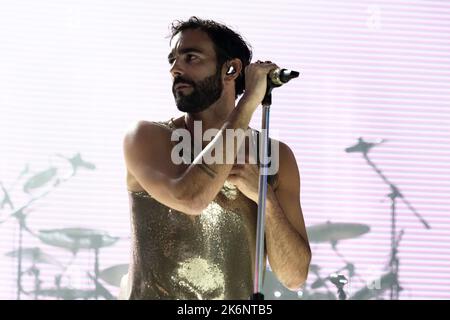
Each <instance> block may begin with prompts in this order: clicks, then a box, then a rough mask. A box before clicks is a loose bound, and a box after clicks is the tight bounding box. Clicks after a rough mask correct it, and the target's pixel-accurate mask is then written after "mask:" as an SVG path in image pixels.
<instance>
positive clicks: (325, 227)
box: [307, 221, 370, 243]
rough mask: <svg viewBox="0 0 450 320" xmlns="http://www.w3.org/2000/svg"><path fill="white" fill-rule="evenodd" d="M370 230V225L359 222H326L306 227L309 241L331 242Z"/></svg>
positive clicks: (356, 235)
mask: <svg viewBox="0 0 450 320" xmlns="http://www.w3.org/2000/svg"><path fill="white" fill-rule="evenodd" d="M369 231H370V227H369V226H368V225H365V224H359V223H332V222H329V221H327V222H326V223H322V224H318V225H315V226H311V227H308V228H307V233H308V239H309V241H311V242H331V243H336V242H338V241H339V240H344V239H351V238H356V237H359V236H361V235H363V234H365V233H367V232H369Z"/></svg>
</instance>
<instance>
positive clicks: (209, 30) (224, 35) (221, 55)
mask: <svg viewBox="0 0 450 320" xmlns="http://www.w3.org/2000/svg"><path fill="white" fill-rule="evenodd" d="M188 29H200V30H201V31H203V32H205V33H206V34H207V35H208V36H209V38H210V39H211V41H212V42H213V44H214V48H215V50H216V56H217V67H218V70H220V69H221V68H222V66H223V64H224V63H225V62H227V61H229V60H231V59H235V58H238V59H240V60H241V62H242V70H241V73H240V74H239V76H238V77H237V78H236V80H235V98H237V97H238V96H239V95H240V94H242V93H243V92H244V89H245V73H244V70H245V67H246V66H248V65H249V64H250V61H251V59H252V50H251V46H250V45H249V44H248V43H247V42H246V41H245V40H244V39H243V38H242V36H241V35H239V34H237V33H236V32H234V31H233V30H231V29H230V28H228V27H227V26H226V25H224V24H221V23H218V22H216V21H213V20H204V19H200V18H197V17H190V18H189V20H187V21H180V20H176V21H174V22H173V23H172V26H171V35H170V40H172V39H173V37H175V36H176V35H177V34H178V33H180V32H183V31H184V30H188Z"/></svg>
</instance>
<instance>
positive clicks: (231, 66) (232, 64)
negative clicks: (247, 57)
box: [223, 58, 242, 81]
mask: <svg viewBox="0 0 450 320" xmlns="http://www.w3.org/2000/svg"><path fill="white" fill-rule="evenodd" d="M223 69H224V73H225V79H224V80H225V81H234V80H236V78H237V77H239V74H240V73H241V71H242V62H241V60H240V59H237V58H236V59H233V60H228V61H227V62H225V63H224V65H223Z"/></svg>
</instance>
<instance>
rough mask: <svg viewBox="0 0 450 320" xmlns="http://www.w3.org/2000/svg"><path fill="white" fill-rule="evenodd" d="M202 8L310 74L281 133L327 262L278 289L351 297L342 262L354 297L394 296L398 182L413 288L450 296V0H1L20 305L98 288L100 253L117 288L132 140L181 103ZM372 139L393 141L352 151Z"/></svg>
mask: <svg viewBox="0 0 450 320" xmlns="http://www.w3.org/2000/svg"><path fill="white" fill-rule="evenodd" d="M191 15H197V16H199V17H203V18H212V19H216V20H218V21H220V22H224V23H226V24H228V25H229V26H231V27H232V28H234V29H235V30H237V31H238V32H241V33H242V34H243V36H244V37H245V39H246V40H248V41H249V42H250V43H251V44H252V46H253V49H254V59H255V60H256V59H261V60H272V61H274V62H276V63H278V64H279V65H280V66H281V67H286V68H291V69H294V70H298V71H300V74H301V75H300V78H299V79H297V80H295V81H292V82H291V83H289V84H287V85H285V86H284V87H283V88H280V89H277V90H276V91H275V92H274V96H273V106H272V110H271V128H272V129H273V132H274V134H275V133H276V134H277V136H278V138H279V139H281V140H282V141H284V142H286V143H287V144H288V145H289V146H290V147H291V148H292V150H293V151H294V153H295V156H296V158H297V161H298V164H299V167H300V172H301V180H302V190H301V200H302V206H303V211H304V217H305V220H306V224H307V226H308V228H309V229H308V231H309V235H310V238H311V248H312V252H313V259H312V267H311V270H310V274H309V279H308V282H307V284H306V285H305V287H304V289H303V290H302V291H301V292H299V293H298V294H297V293H292V294H289V293H288V292H287V291H286V290H283V289H281V288H279V286H278V285H277V284H276V283H275V282H273V279H269V280H270V281H269V280H268V282H270V287H267V286H266V292H267V294H268V297H279V298H281V299H283V298H286V299H288V298H296V297H301V298H303V299H333V298H336V287H335V286H334V285H333V284H332V283H331V281H329V279H327V277H328V276H329V275H330V274H331V273H333V272H336V271H339V270H340V271H339V272H340V273H341V274H342V275H344V276H345V277H346V278H347V279H348V280H349V283H348V284H347V285H346V286H345V287H344V288H345V292H346V293H347V297H352V298H355V299H369V298H372V299H374V298H379V299H381V298H383V299H389V298H390V292H389V290H388V288H389V286H390V284H391V280H392V277H391V276H390V274H389V264H390V256H391V251H392V247H391V237H392V224H391V222H392V221H391V217H392V215H391V197H390V196H392V192H393V191H398V192H397V195H398V196H399V197H398V198H397V199H396V200H397V201H396V208H395V222H396V225H395V226H396V228H395V233H396V236H395V238H396V242H397V245H398V246H397V250H398V259H399V270H398V274H399V281H400V286H401V288H402V290H401V291H400V294H399V298H400V299H449V298H450V258H449V257H450V242H449V241H450V216H449V210H450V196H449V193H450V148H449V144H450V3H448V2H447V1H428V0H426V1H425V0H423V1H413V0H412V1H402V0H394V1H366V0H364V1H361V0H355V1H351V0H346V1H339V2H336V1H331V0H320V1H313V2H311V1H299V0H295V1H294V0H279V1H275V2H274V1H235V0H230V1H223V2H221V3H219V2H214V1H206V0H205V1H188V2H186V1H181V0H180V1H172V0H168V1H162V2H160V3H159V4H156V3H155V2H154V1H125V0H115V1H105V0H104V1H100V0H89V1H87V0H86V1H84V0H83V1H64V2H60V1H51V0H46V1H31V0H30V1H23V0H19V1H6V0H3V1H0V152H1V156H0V182H1V185H0V298H1V299H16V298H18V295H17V279H18V270H19V269H20V270H21V272H22V274H21V282H22V287H23V292H22V293H21V295H20V298H21V299H33V298H34V297H35V294H34V293H33V292H35V291H36V290H35V288H36V287H37V284H38V283H39V284H40V286H39V290H38V292H37V297H38V298H39V299H54V298H55V297H58V296H61V295H62V296H63V297H65V298H77V297H80V298H83V297H86V298H94V297H93V294H92V289H93V288H94V286H95V284H94V282H93V278H94V272H95V266H96V262H97V263H98V264H97V266H98V271H99V272H101V275H102V277H101V278H100V280H99V281H100V282H99V287H100V286H103V287H100V288H104V289H105V290H107V291H105V290H103V291H102V293H101V294H100V296H99V298H101V299H104V298H113V297H114V296H116V295H117V293H118V287H117V279H118V277H119V276H120V274H122V273H123V272H124V271H123V270H125V267H126V264H127V263H128V260H129V248H130V239H129V236H130V223H129V222H130V217H129V207H128V198H127V190H126V185H125V166H124V160H123V154H122V139H123V136H124V133H125V131H126V130H127V128H129V126H130V125H132V124H133V123H134V122H136V121H137V120H141V119H145V120H166V119H169V118H170V117H171V116H177V115H179V114H180V113H179V112H178V110H177V109H176V107H175V105H174V102H173V97H172V94H171V89H170V88H171V77H170V74H169V65H168V63H167V54H168V52H169V44H168V38H167V36H168V34H169V25H170V23H171V22H172V21H173V20H175V19H185V18H188V17H190V16H191ZM260 121H261V116H260V114H258V115H257V116H255V118H254V119H253V121H252V125H253V126H254V127H256V128H259V127H260ZM358 138H362V140H361V141H366V142H370V143H380V144H375V145H374V146H373V148H371V149H370V150H369V152H368V153H367V157H366V158H365V157H364V156H363V153H361V152H346V149H347V148H349V147H351V146H354V145H355V144H356V143H357V142H358ZM350 150H351V149H350ZM347 151H349V150H347ZM382 177H384V178H385V179H387V180H383V178H382ZM396 188H397V189H396ZM421 219H423V222H421ZM328 222H329V223H328ZM425 224H428V226H429V228H428V229H427V228H426V227H425ZM79 237H83V239H91V240H92V239H97V240H99V241H94V242H93V241H87V242H86V240H84V241H81V242H77V241H76V239H77V238H79ZM95 248H98V250H95ZM19 250H21V252H22V257H23V259H22V260H21V265H20V268H18V262H19V259H17V256H18V252H19ZM33 261H34V262H35V263H33ZM322 278H323V279H324V280H323V282H320V281H317V280H320V279H322ZM372 281H374V283H373V285H374V286H373V287H374V288H375V290H371V291H370V290H365V288H366V289H368V288H369V287H371V286H372ZM58 286H59V288H60V290H59V291H58V290H57V288H58ZM63 289H64V290H63ZM71 289H73V290H71Z"/></svg>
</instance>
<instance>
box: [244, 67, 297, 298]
mask: <svg viewBox="0 0 450 320" xmlns="http://www.w3.org/2000/svg"><path fill="white" fill-rule="evenodd" d="M298 76H299V72H297V71H288V70H286V69H276V70H274V72H273V73H272V74H269V75H268V76H267V88H266V94H265V96H264V99H263V100H262V102H261V105H262V107H263V108H262V125H261V129H262V135H261V136H262V137H261V141H260V144H259V146H260V147H261V151H262V152H261V153H262V155H261V153H260V158H262V161H260V162H261V163H260V166H259V182H258V220H257V227H256V250H255V251H256V253H255V274H254V281H253V294H252V295H251V296H250V300H264V294H263V293H262V291H261V289H262V282H263V271H264V270H263V268H264V262H265V261H264V258H265V256H264V235H265V233H264V230H265V228H264V223H265V216H266V196H267V173H268V166H269V164H268V162H269V156H268V152H269V143H270V140H269V116H270V106H271V105H272V90H273V89H274V88H277V87H280V86H281V85H283V84H284V83H286V82H288V81H289V80H290V79H293V78H297V77H298Z"/></svg>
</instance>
